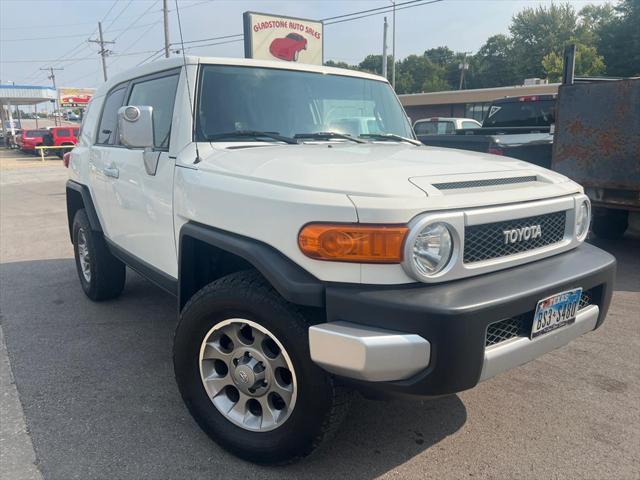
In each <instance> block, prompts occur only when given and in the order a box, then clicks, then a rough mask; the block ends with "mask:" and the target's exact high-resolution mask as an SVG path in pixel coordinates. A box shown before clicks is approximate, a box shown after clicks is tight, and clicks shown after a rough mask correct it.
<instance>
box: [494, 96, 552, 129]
mask: <svg viewBox="0 0 640 480" xmlns="http://www.w3.org/2000/svg"><path fill="white" fill-rule="evenodd" d="M555 106H556V102H555V100H537V101H529V102H524V101H517V102H503V103H496V104H494V105H492V106H491V108H490V109H489V114H488V116H487V118H485V120H484V122H483V124H482V126H483V127H548V126H549V125H551V124H552V123H554V121H555V120H554V110H555Z"/></svg>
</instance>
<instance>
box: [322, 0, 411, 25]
mask: <svg viewBox="0 0 640 480" xmlns="http://www.w3.org/2000/svg"><path fill="white" fill-rule="evenodd" d="M421 1H423V0H409V1H408V2H401V3H396V6H400V5H407V4H410V3H417V2H421ZM388 8H389V6H388V5H386V6H384V7H378V8H370V9H368V10H360V11H359V12H353V13H345V14H343V15H337V16H335V17H326V18H323V19H322V21H323V22H326V21H327V20H336V19H338V18H345V17H351V16H352V15H359V14H361V13H369V12H375V11H378V10H386V9H388Z"/></svg>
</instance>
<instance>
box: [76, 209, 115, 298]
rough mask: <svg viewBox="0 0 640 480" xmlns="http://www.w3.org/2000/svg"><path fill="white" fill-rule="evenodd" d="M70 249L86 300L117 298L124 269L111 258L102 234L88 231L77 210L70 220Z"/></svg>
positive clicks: (85, 214)
mask: <svg viewBox="0 0 640 480" xmlns="http://www.w3.org/2000/svg"><path fill="white" fill-rule="evenodd" d="M73 249H74V253H75V258H76V270H77V271H78V278H79V279H80V284H81V285H82V290H84V293H85V294H86V295H87V297H89V298H90V299H91V300H94V301H100V300H107V299H110V298H114V297H117V296H118V295H120V293H121V292H122V290H123V289H124V283H125V280H126V270H125V265H124V263H122V262H121V261H120V260H118V259H117V258H116V257H114V256H113V255H112V254H111V252H110V251H109V249H108V248H107V244H106V243H105V241H104V238H103V236H102V234H101V233H99V232H95V231H93V230H92V229H91V225H90V224H89V219H88V217H87V213H86V212H85V211H84V209H81V210H78V211H77V212H76V215H75V217H74V220H73Z"/></svg>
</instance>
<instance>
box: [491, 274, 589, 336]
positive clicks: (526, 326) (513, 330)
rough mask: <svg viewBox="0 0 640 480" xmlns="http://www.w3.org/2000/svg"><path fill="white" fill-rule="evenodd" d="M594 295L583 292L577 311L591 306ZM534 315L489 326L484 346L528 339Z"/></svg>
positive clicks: (531, 313)
mask: <svg viewBox="0 0 640 480" xmlns="http://www.w3.org/2000/svg"><path fill="white" fill-rule="evenodd" d="M596 288H597V287H596ZM594 295H595V289H590V290H585V291H583V292H582V296H581V297H580V303H579V304H578V311H580V310H582V309H583V308H587V307H588V306H589V305H593V299H594ZM534 313H535V312H533V311H531V312H527V313H524V314H522V315H518V316H516V317H511V318H505V319H504V320H500V321H498V322H494V323H491V324H489V326H488V327H487V336H486V339H485V342H484V346H485V347H490V346H492V345H496V344H498V343H501V342H504V341H507V340H510V339H512V338H517V337H528V336H529V334H530V333H531V324H532V323H533V315H534Z"/></svg>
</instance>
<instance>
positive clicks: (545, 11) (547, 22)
mask: <svg viewBox="0 0 640 480" xmlns="http://www.w3.org/2000/svg"><path fill="white" fill-rule="evenodd" d="M577 27H578V16H577V15H576V12H575V10H574V9H573V7H572V6H571V5H568V4H567V5H556V4H551V5H550V6H549V7H544V6H539V7H536V8H525V9H524V10H522V11H521V12H519V13H518V14H516V15H515V16H514V17H513V19H512V21H511V26H510V27H509V31H510V32H511V38H512V42H513V56H512V61H513V64H514V66H515V68H516V72H517V73H518V75H519V76H520V77H521V80H522V79H524V78H527V77H544V75H545V71H544V67H543V66H542V59H543V58H544V57H545V56H546V55H548V54H549V53H551V52H558V51H561V50H562V48H563V47H564V46H565V45H566V44H568V43H569V42H570V41H571V39H572V38H574V37H575V34H576V30H577Z"/></svg>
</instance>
